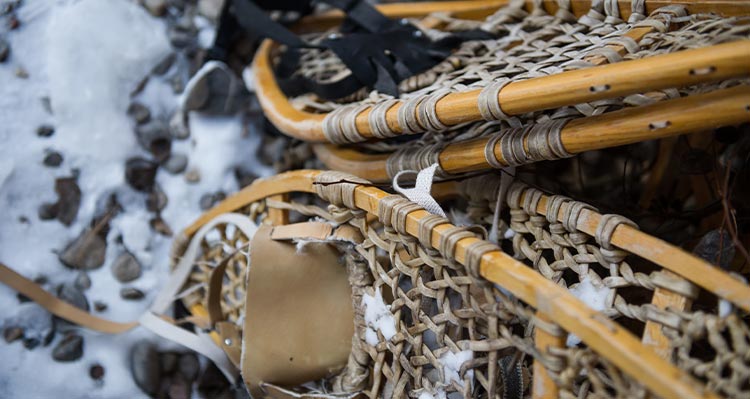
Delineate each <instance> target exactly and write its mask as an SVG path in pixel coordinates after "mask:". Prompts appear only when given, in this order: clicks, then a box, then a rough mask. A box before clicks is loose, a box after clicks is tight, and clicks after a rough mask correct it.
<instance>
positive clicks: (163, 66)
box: [151, 53, 177, 76]
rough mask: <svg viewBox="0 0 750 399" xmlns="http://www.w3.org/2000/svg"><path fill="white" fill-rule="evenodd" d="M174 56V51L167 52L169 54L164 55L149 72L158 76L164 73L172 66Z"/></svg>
mask: <svg viewBox="0 0 750 399" xmlns="http://www.w3.org/2000/svg"><path fill="white" fill-rule="evenodd" d="M175 58H177V55H176V54H175V53H169V55H167V56H166V57H164V59H163V60H161V62H159V63H158V64H156V66H155V67H154V69H152V70H151V73H153V74H154V75H158V76H161V75H164V74H165V73H167V72H168V71H169V69H170V68H172V64H174V60H175Z"/></svg>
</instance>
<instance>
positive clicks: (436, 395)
mask: <svg viewBox="0 0 750 399" xmlns="http://www.w3.org/2000/svg"><path fill="white" fill-rule="evenodd" d="M419 399H445V390H443V389H442V388H436V389H435V392H433V393H430V392H427V391H426V390H425V391H422V393H420V394H419Z"/></svg>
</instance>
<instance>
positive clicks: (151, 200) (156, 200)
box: [146, 184, 169, 212]
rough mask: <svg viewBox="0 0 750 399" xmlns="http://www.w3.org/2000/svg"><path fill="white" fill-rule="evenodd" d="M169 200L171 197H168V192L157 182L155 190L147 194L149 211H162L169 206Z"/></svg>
mask: <svg viewBox="0 0 750 399" xmlns="http://www.w3.org/2000/svg"><path fill="white" fill-rule="evenodd" d="M168 202H169V198H167V194H165V193H164V190H162V189H161V187H159V185H158V184H157V185H155V186H154V189H153V191H151V192H150V193H148V195H147V196H146V209H148V210H149V212H160V211H161V210H162V209H164V208H165V207H166V206H167V203H168Z"/></svg>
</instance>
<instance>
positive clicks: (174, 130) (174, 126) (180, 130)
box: [169, 112, 190, 140]
mask: <svg viewBox="0 0 750 399" xmlns="http://www.w3.org/2000/svg"><path fill="white" fill-rule="evenodd" d="M169 132H170V134H171V135H172V137H174V138H175V139H177V140H184V139H186V138H188V137H190V129H189V128H188V123H187V117H186V116H185V114H183V113H182V112H176V113H175V114H174V115H173V116H172V119H170V120H169Z"/></svg>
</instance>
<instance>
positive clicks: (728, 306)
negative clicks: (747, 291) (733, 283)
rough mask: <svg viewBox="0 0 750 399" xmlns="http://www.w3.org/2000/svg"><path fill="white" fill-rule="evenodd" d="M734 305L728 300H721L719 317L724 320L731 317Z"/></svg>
mask: <svg viewBox="0 0 750 399" xmlns="http://www.w3.org/2000/svg"><path fill="white" fill-rule="evenodd" d="M732 308H733V306H732V303H731V302H729V301H727V300H726V299H720V300H719V317H721V318H722V319H723V318H725V317H727V316H729V314H730V313H732Z"/></svg>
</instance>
